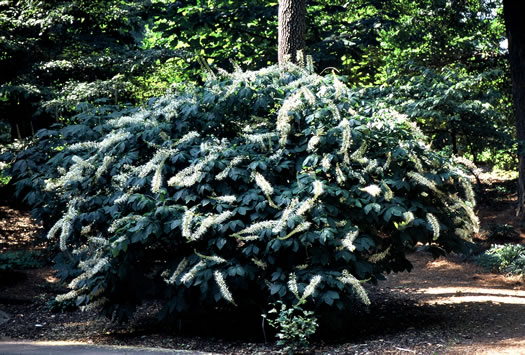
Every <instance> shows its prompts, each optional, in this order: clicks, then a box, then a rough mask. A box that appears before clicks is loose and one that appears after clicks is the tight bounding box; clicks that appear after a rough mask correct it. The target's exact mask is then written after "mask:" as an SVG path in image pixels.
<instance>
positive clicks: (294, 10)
mask: <svg viewBox="0 0 525 355" xmlns="http://www.w3.org/2000/svg"><path fill="white" fill-rule="evenodd" d="M305 21H306V0H279V37H278V47H279V50H278V53H279V56H278V57H279V64H283V63H284V62H285V61H286V59H287V58H289V60H290V61H291V62H292V63H297V60H298V58H297V52H298V51H302V50H304V46H305V30H306V28H305Z"/></svg>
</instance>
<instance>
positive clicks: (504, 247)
mask: <svg viewBox="0 0 525 355" xmlns="http://www.w3.org/2000/svg"><path fill="white" fill-rule="evenodd" d="M477 262H478V264H480V265H481V266H483V267H484V268H485V269H487V270H489V271H495V272H500V273H504V274H509V275H523V274H524V273H525V246H524V245H521V244H513V243H508V244H501V245H499V244H494V245H493V246H492V247H491V248H490V249H489V250H487V251H485V252H484V253H483V254H481V255H479V256H478V257H477Z"/></svg>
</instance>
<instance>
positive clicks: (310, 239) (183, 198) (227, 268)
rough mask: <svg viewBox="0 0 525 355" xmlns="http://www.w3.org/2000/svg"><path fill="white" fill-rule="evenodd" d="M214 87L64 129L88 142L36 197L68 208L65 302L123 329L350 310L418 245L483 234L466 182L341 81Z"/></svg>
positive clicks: (251, 80) (263, 79)
mask: <svg viewBox="0 0 525 355" xmlns="http://www.w3.org/2000/svg"><path fill="white" fill-rule="evenodd" d="M209 76H210V80H208V81H207V82H206V83H205V85H204V86H202V87H195V88H191V87H186V88H182V89H180V90H177V91H175V92H174V93H173V94H171V95H167V96H164V97H162V98H160V99H158V100H157V101H156V102H152V103H151V105H150V106H149V107H147V108H145V109H142V110H139V111H136V112H130V113H127V114H125V115H122V114H120V115H116V116H115V118H113V119H109V120H107V121H105V123H104V125H103V126H102V127H96V128H89V129H88V131H87V132H89V136H90V138H89V140H86V137H85V136H82V135H81V132H82V130H81V129H80V128H78V127H77V128H75V126H72V127H69V128H68V129H69V130H71V131H72V132H78V134H79V135H78V138H79V140H80V142H79V143H75V144H71V140H70V141H69V142H68V143H67V144H66V143H65V142H63V141H62V142H63V144H64V145H65V147H64V149H63V150H61V151H60V153H59V154H55V155H54V156H53V157H52V158H51V160H53V162H52V163H47V165H44V168H43V169H42V170H41V171H42V172H43V173H42V175H40V177H39V179H40V180H38V181H44V180H45V192H44V193H43V194H40V195H39V192H37V191H35V190H31V192H30V193H29V195H30V194H31V193H33V194H34V195H32V197H28V196H29V195H26V199H27V200H34V199H37V200H40V199H45V204H44V203H40V202H39V203H37V205H38V206H39V207H40V208H41V210H42V209H43V210H46V211H47V212H45V213H44V214H45V215H48V216H51V214H50V213H49V210H54V209H58V210H61V211H62V214H61V216H60V219H59V220H58V221H57V222H56V224H54V226H53V227H52V228H51V230H50V231H49V234H48V236H49V238H53V239H54V238H56V239H57V240H58V241H59V243H58V244H59V246H60V249H61V250H63V251H64V252H65V253H68V254H67V255H70V257H71V259H70V260H79V261H78V264H75V265H77V266H76V267H77V270H78V271H79V272H80V275H79V276H77V277H75V278H74V279H73V280H72V281H71V282H70V284H69V287H70V288H71V292H69V293H68V294H66V295H62V296H60V297H59V298H58V300H59V301H60V300H66V299H72V298H76V299H77V304H79V305H87V306H88V307H94V306H97V305H103V309H104V311H105V312H106V314H107V315H112V316H114V317H116V318H118V319H126V318H127V317H128V316H129V315H130V314H131V313H132V312H133V310H134V309H135V306H136V305H137V304H139V303H140V302H141V301H142V300H144V299H146V298H157V299H161V300H162V301H163V303H164V305H165V309H164V315H167V314H178V313H182V312H187V311H191V310H196V309H198V310H200V311H202V310H206V309H209V310H211V309H215V308H216V307H238V308H239V309H244V308H249V309H253V308H255V309H265V308H266V307H267V305H268V303H270V302H274V301H277V300H282V301H283V302H285V303H287V304H290V303H293V302H297V300H305V299H306V301H308V302H310V301H311V303H308V304H307V306H308V307H309V308H312V309H313V308H322V309H325V310H328V309H330V308H334V309H348V308H350V307H352V305H353V304H354V303H355V302H356V300H360V301H365V302H366V301H367V298H366V294H364V291H363V289H362V287H361V285H360V280H371V281H375V280H377V279H381V278H382V277H383V274H384V273H387V272H391V271H403V270H407V269H408V270H409V269H410V268H411V265H410V263H409V262H408V261H407V259H406V257H405V250H407V248H411V247H412V246H414V245H415V244H416V243H417V242H422V243H429V244H431V245H432V246H433V248H434V250H437V251H442V252H444V251H452V250H454V251H461V250H463V247H464V244H465V240H468V239H469V237H470V236H471V235H472V233H473V232H474V231H477V228H478V226H477V219H476V217H475V215H474V213H473V210H472V208H473V206H474V200H473V194H472V189H471V186H470V183H469V181H468V178H467V176H466V175H465V174H464V173H463V172H462V170H461V169H459V168H458V167H457V166H456V165H455V164H454V163H452V161H451V160H450V159H448V158H445V157H443V156H441V155H439V154H437V153H435V152H433V151H432V150H431V149H429V147H428V146H427V145H426V144H425V137H424V136H423V135H422V134H421V133H420V132H419V131H418V130H417V128H416V127H415V126H414V125H413V124H412V123H410V122H409V121H408V120H407V119H406V118H405V117H404V116H402V115H400V114H398V113H397V112H395V111H392V110H389V109H386V108H384V107H381V106H376V105H375V103H374V102H373V101H366V100H364V98H363V96H362V95H361V92H360V91H353V90H350V89H348V88H347V87H345V86H344V85H343V84H342V83H341V82H340V81H339V80H337V78H336V77H335V76H327V77H321V76H318V75H315V74H312V73H311V71H309V70H305V69H302V68H299V67H295V66H290V67H288V68H286V70H279V68H278V67H276V66H273V67H269V68H266V69H262V70H260V71H257V72H245V73H243V72H240V71H237V72H235V73H234V74H228V73H219V74H218V75H217V77H215V76H213V75H211V74H210V75H209ZM85 119H86V120H93V119H94V118H89V119H88V118H85ZM90 127H93V126H90ZM82 129H83V128H82ZM93 131H96V132H93ZM46 134H48V131H46V132H44V133H40V137H41V139H44V138H45V137H46ZM17 164H18V162H16V163H14V165H13V169H15V168H16V167H17ZM53 168H54V169H53ZM19 169H20V168H19ZM46 169H47V171H46ZM17 173H19V172H17ZM46 175H47V177H46ZM28 184H29V182H27V181H19V182H18V186H19V187H20V189H19V191H22V190H24V189H26V188H28ZM28 191H29V190H28ZM48 194H50V195H48ZM29 202H32V201H29ZM33 202H34V201H33ZM40 214H42V213H40ZM306 296H308V297H306Z"/></svg>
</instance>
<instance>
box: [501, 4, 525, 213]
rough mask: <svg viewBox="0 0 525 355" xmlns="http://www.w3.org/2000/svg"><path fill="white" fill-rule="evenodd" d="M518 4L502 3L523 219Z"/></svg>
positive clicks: (524, 100)
mask: <svg viewBox="0 0 525 355" xmlns="http://www.w3.org/2000/svg"><path fill="white" fill-rule="evenodd" d="M521 5H522V4H521V1H515V0H503V16H504V18H505V26H506V29H507V39H508V42H509V43H508V47H509V59H510V75H511V78H512V98H513V101H514V112H515V119H516V136H517V139H518V157H519V177H518V208H517V210H516V215H517V216H519V217H521V218H523V217H525V154H524V153H525V149H524V148H525V145H524V143H525V21H523V9H522V6H521Z"/></svg>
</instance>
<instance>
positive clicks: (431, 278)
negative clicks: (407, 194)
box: [380, 253, 525, 354]
mask: <svg viewBox="0 0 525 355" xmlns="http://www.w3.org/2000/svg"><path fill="white" fill-rule="evenodd" d="M410 259H411V261H412V263H413V264H414V271H413V272H411V273H403V274H393V275H391V276H390V277H389V278H388V280H387V281H386V282H384V283H383V284H381V285H380V287H381V288H383V289H386V290H389V291H390V292H392V293H393V294H397V295H398V296H399V297H403V296H402V295H405V297H408V298H410V299H415V300H417V304H418V305H419V306H420V307H424V308H426V309H428V310H429V311H430V310H431V312H435V313H437V314H439V315H440V317H439V320H438V322H437V323H436V324H434V325H430V327H429V329H434V331H437V333H441V339H439V340H441V341H444V343H443V344H440V345H442V346H437V348H436V349H435V350H434V351H436V352H438V353H446V354H525V287H524V283H523V282H522V281H521V280H519V279H517V278H507V277H504V276H502V275H495V274H490V273H486V272H484V271H483V270H482V269H481V268H480V267H479V266H477V265H473V264H471V263H468V262H464V261H462V260H461V259H460V258H458V257H454V256H449V257H448V258H440V259H437V260H433V259H432V257H431V256H430V255H429V254H426V253H415V254H413V255H411V257H410ZM416 347H417V346H416ZM439 348H442V349H439ZM426 350H431V349H426ZM422 352H425V353H426V351H422Z"/></svg>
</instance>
